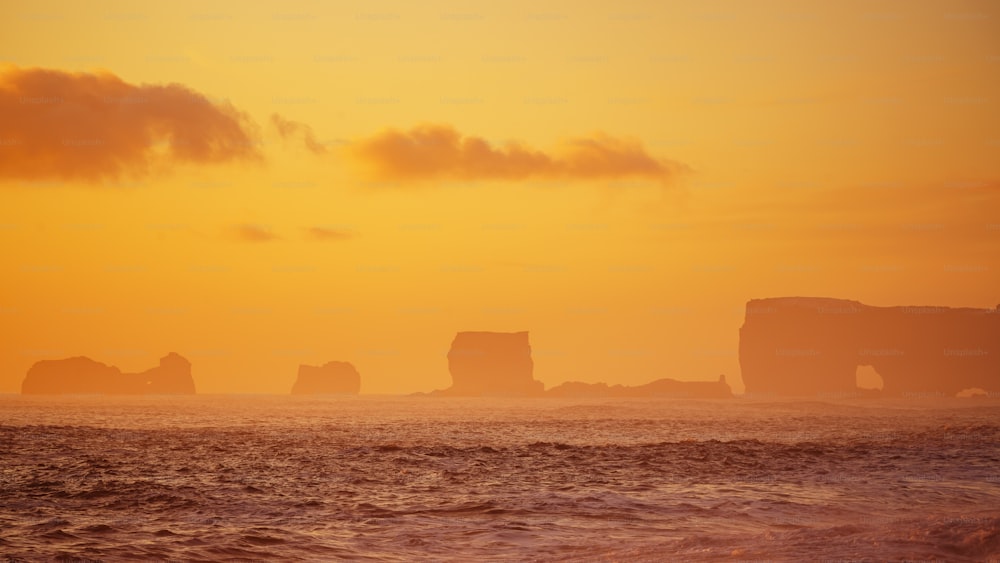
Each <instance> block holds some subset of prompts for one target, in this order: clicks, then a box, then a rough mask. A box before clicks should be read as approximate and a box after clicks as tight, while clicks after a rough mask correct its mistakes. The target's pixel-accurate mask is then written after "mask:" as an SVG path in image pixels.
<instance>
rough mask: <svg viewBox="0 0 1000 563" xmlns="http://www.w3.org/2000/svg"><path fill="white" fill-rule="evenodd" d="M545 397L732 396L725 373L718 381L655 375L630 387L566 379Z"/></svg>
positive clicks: (700, 397)
mask: <svg viewBox="0 0 1000 563" xmlns="http://www.w3.org/2000/svg"><path fill="white" fill-rule="evenodd" d="M545 396H546V397H573V398H580V397H612V398H618V397H621V398H634V397H638V398H642V397H656V398H672V399H728V398H731V397H732V396H733V393H732V390H731V389H730V388H729V385H728V384H727V383H726V376H724V375H720V376H719V380H718V381H678V380H676V379H666V378H664V379H657V380H656V381H652V382H650V383H646V384H645V385H636V386H634V387H629V386H624V385H611V386H609V385H608V384H606V383H581V382H579V381H568V382H566V383H563V384H562V385H557V386H556V387H553V388H552V389H549V390H547V391H546V392H545Z"/></svg>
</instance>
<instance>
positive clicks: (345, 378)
mask: <svg viewBox="0 0 1000 563" xmlns="http://www.w3.org/2000/svg"><path fill="white" fill-rule="evenodd" d="M360 391H361V374H359V373H358V370H357V369H356V368H355V367H354V365H353V364H351V363H350V362H327V363H325V364H323V365H322V366H318V367H317V366H307V365H300V366H299V376H298V378H297V379H296V380H295V384H294V385H292V395H357V394H358V393H359V392H360Z"/></svg>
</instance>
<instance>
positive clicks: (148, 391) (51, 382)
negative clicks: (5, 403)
mask: <svg viewBox="0 0 1000 563" xmlns="http://www.w3.org/2000/svg"><path fill="white" fill-rule="evenodd" d="M194 392H195V387H194V378H192V377H191V362H189V361H188V360H187V359H186V358H184V357H183V356H181V355H179V354H176V353H174V352H171V353H169V354H167V355H166V356H164V357H162V358H160V364H159V365H158V366H157V367H154V368H150V369H148V370H146V371H144V372H141V373H122V372H121V370H120V369H118V368H117V367H115V366H110V365H107V364H102V363H100V362H97V361H94V360H92V359H90V358H87V357H85V356H76V357H73V358H65V359H62V360H41V361H39V362H35V364H34V365H32V366H31V368H30V369H28V373H27V376H26V377H25V378H24V381H23V382H22V383H21V393H22V394H25V395H58V394H100V395H193V394H194Z"/></svg>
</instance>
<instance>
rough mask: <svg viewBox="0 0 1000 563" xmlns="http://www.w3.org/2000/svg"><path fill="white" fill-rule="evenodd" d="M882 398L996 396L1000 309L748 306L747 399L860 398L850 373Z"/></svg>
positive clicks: (790, 302)
mask: <svg viewBox="0 0 1000 563" xmlns="http://www.w3.org/2000/svg"><path fill="white" fill-rule="evenodd" d="M861 365H870V366H872V367H873V368H874V369H875V371H877V372H878V374H879V375H880V376H881V377H882V381H883V388H882V395H883V396H904V397H906V396H909V397H932V396H954V395H955V394H956V393H958V392H959V391H962V390H964V389H971V388H979V389H983V390H985V391H1000V309H973V308H949V307H923V306H921V307H873V306H869V305H864V304H862V303H859V302H857V301H848V300H844V299H830V298H815V297H781V298H772V299H755V300H751V301H750V302H748V303H747V306H746V317H745V320H744V323H743V327H742V328H740V367H741V369H742V375H743V383H744V384H745V385H746V392H747V394H751V395H762V396H763V395H792V396H817V395H819V396H823V395H828V396H853V395H859V394H860V393H859V390H858V388H857V385H856V382H855V373H856V370H857V367H858V366H861Z"/></svg>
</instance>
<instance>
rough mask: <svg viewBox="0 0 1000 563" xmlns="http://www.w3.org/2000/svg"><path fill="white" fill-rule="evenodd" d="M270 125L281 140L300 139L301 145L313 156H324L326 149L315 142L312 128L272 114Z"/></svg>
mask: <svg viewBox="0 0 1000 563" xmlns="http://www.w3.org/2000/svg"><path fill="white" fill-rule="evenodd" d="M271 124H272V125H274V127H275V129H277V130H278V134H279V135H281V138H282V139H286V140H288V139H295V138H300V137H301V139H302V143H303V144H304V145H305V147H306V148H307V149H309V151H311V152H312V153H313V154H326V147H325V146H323V144H322V143H320V142H319V141H317V140H316V135H315V134H314V133H313V130H312V127H309V126H308V125H306V124H305V123H300V122H298V121H292V120H291V119H285V118H284V117H282V116H280V115H278V114H276V113H274V114H271Z"/></svg>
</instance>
